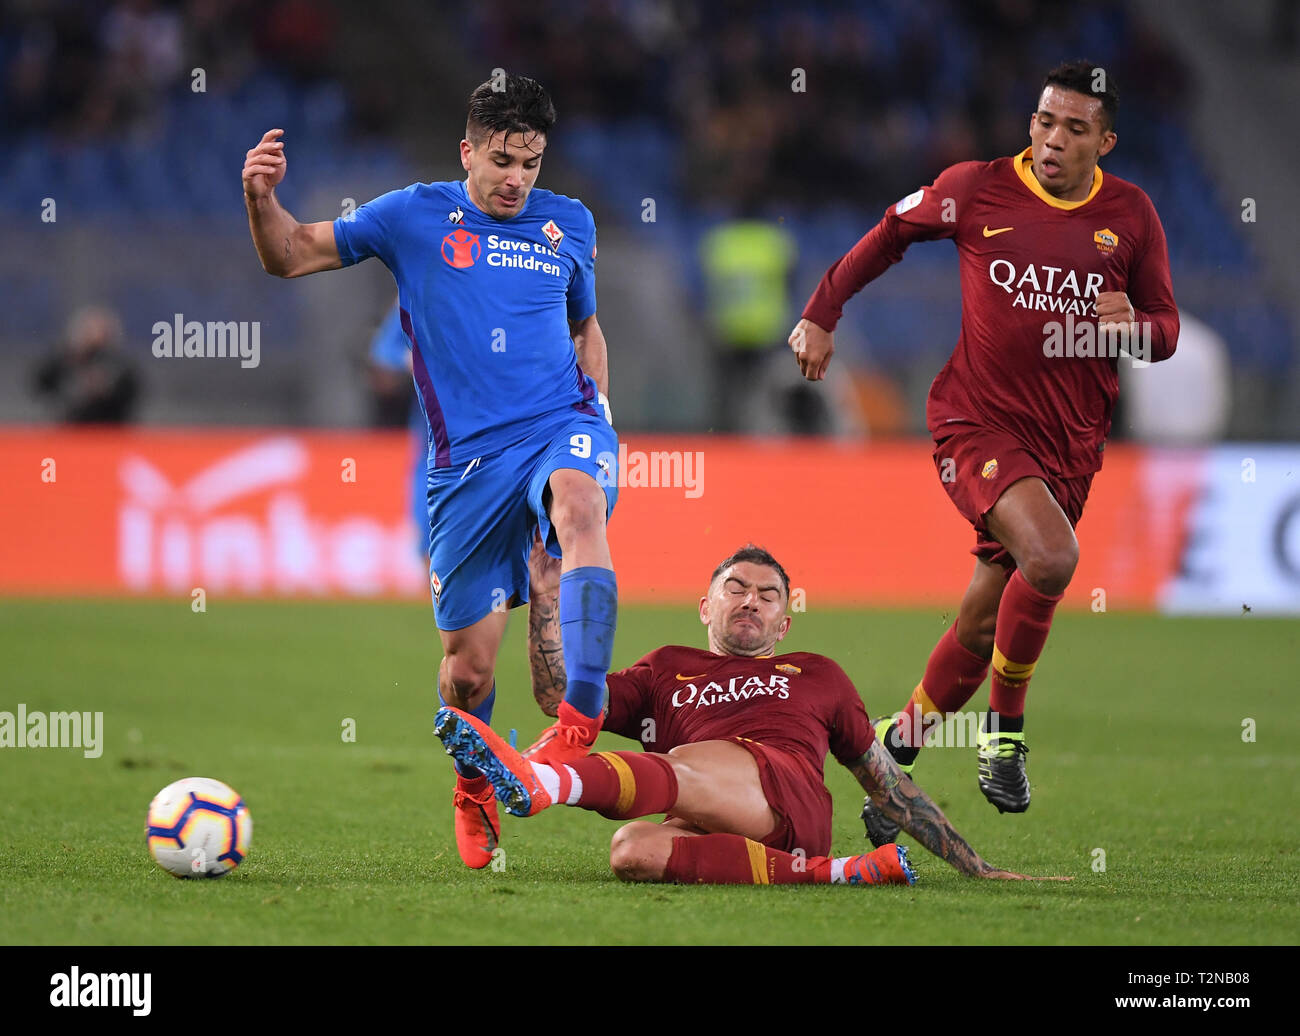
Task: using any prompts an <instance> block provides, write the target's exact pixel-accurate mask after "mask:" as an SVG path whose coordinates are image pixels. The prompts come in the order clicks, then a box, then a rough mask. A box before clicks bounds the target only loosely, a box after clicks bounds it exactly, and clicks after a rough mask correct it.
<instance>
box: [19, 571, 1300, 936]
mask: <svg viewBox="0 0 1300 1036" xmlns="http://www.w3.org/2000/svg"><path fill="white" fill-rule="evenodd" d="M944 621H945V618H944V617H943V616H941V615H940V614H939V613H938V612H937V611H935V612H929V613H927V612H916V611H912V612H895V611H828V612H819V611H817V610H816V609H813V610H811V611H810V612H808V613H807V614H802V615H798V616H796V619H795V624H794V628H793V630H792V631H791V635H790V636H789V637H788V638H787V640H786V642H785V643H786V646H787V647H789V648H790V649H792V650H809V651H819V652H823V653H825V654H828V655H830V656H831V657H833V658H835V659H836V660H837V661H838V662H839V663H840V664H841V665H843V667H844V668H845V670H847V672H848V673H849V675H850V676H851V677H852V678H853V679H854V681H855V682H856V684H857V686H858V688H859V690H860V691H861V692H862V695H863V698H864V700H865V702H866V705H867V709H868V711H869V712H870V713H871V714H872V715H873V716H874V715H877V714H881V713H883V712H885V711H889V710H892V709H896V708H898V707H900V706H901V705H902V703H903V701H904V700H905V699H906V697H907V694H908V692H909V691H910V689H911V688H912V686H913V685H914V684H915V682H916V679H917V677H918V674H919V672H920V670H921V667H922V666H923V665H924V662H925V659H926V656H927V654H928V652H929V650H930V647H931V646H932V645H933V643H934V641H935V640H936V639H937V637H938V636H939V634H940V633H941V632H942V630H943V623H944ZM525 626H526V623H525V621H524V616H523V613H522V612H516V613H515V615H514V617H513V619H512V621H511V628H510V631H509V634H508V636H507V642H506V645H505V648H504V650H503V655H502V662H501V667H500V671H499V673H498V686H499V691H498V710H497V715H496V719H495V725H496V726H497V727H498V728H499V729H506V728H509V727H515V728H518V730H519V738H520V741H521V743H527V742H528V741H529V740H531V739H532V737H533V735H534V734H535V733H536V732H537V730H539V729H540V727H541V726H542V723H543V720H542V717H541V715H540V713H539V712H538V711H537V709H536V707H535V706H534V704H533V702H532V698H531V695H530V693H529V689H528V678H527V667H526V663H525V658H524V639H523V638H524V635H525ZM702 634H703V630H702V628H701V627H700V626H699V624H698V622H697V621H696V619H695V618H694V616H693V614H692V610H691V609H690V608H689V607H677V608H671V609H650V608H636V607H630V606H625V607H624V608H623V609H622V611H621V614H620V622H619V631H618V648H617V652H616V655H615V664H616V665H627V664H629V663H631V662H632V661H634V660H635V659H636V658H637V657H639V656H640V655H641V654H642V653H644V652H645V651H648V650H650V649H652V648H654V647H656V646H659V645H661V644H664V643H669V642H678V643H688V644H703V637H702ZM438 656H439V653H438V649H437V641H436V634H435V632H434V630H433V624H432V618H431V614H430V612H429V609H428V608H427V607H422V606H420V605H401V604H323V603H249V602H244V603H229V602H223V601H222V600H220V599H219V598H210V599H209V602H208V610H207V611H206V612H205V613H201V614H195V613H194V612H192V611H191V609H190V603H189V599H188V596H186V597H184V598H182V599H179V600H177V601H175V602H171V601H145V602H141V601H89V602H83V601H75V602H74V601H31V600H12V601H6V602H0V658H2V659H3V673H4V675H3V694H2V695H0V710H6V711H10V712H13V711H15V710H16V707H17V705H18V703H20V702H21V703H23V704H25V705H26V707H27V709H28V710H29V712H31V711H47V712H49V711H63V710H72V709H76V710H89V711H100V712H102V713H103V714H104V735H103V740H104V745H103V755H102V756H101V757H100V758H98V759H87V758H85V757H84V756H83V753H82V752H81V751H79V750H74V749H48V748H47V749H34V748H23V749H20V748H16V747H15V748H0V788H2V789H3V792H4V793H3V795H0V818H2V821H3V832H4V849H3V856H4V860H5V865H4V867H3V868H0V917H2V918H3V924H0V940H2V941H4V942H6V943H19V944H23V943H54V944H123V943H185V944H188V943H218V944H220V943H237V944H244V943H253V944H263V943H281V944H301V943H325V944H333V943H362V944H388V943H461V944H464V943H474V942H495V943H516V942H521V943H615V944H627V943H644V942H649V943H677V944H689V943H724V944H754V943H842V944H871V943H878V942H881V941H882V934H881V933H882V932H889V933H892V934H891V936H890V941H897V939H898V937H899V933H904V935H905V940H904V941H908V942H918V943H919V942H926V943H962V944H972V943H989V942H1006V943H1065V944H1080V943H1121V944H1166V943H1179V944H1181V943H1194V944H1224V943H1294V942H1295V941H1297V938H1298V937H1300V920H1297V914H1296V912H1295V909H1294V904H1295V902H1296V901H1297V899H1300V856H1298V849H1297V847H1298V846H1300V818H1298V811H1297V808H1296V788H1297V786H1298V784H1300V768H1298V765H1297V764H1298V763H1300V747H1297V746H1298V745H1300V712H1298V711H1297V709H1296V707H1295V691H1296V686H1297V684H1296V666H1297V662H1298V661H1300V623H1296V622H1295V621H1293V620H1292V621H1286V620H1276V619H1264V618H1260V617H1256V616H1250V615H1243V616H1242V617H1240V618H1228V619H1213V620H1211V619H1169V618H1161V617H1155V616H1141V615H1132V614H1119V613H1106V614H1091V613H1088V614H1078V613H1073V614H1063V615H1061V616H1059V617H1058V620H1057V623H1056V625H1055V627H1054V628H1053V631H1052V637H1051V640H1050V641H1049V643H1048V647H1047V651H1046V653H1045V655H1044V660H1043V663H1042V664H1041V665H1040V667H1039V670H1038V675H1037V676H1036V677H1035V680H1034V686H1033V689H1032V690H1031V692H1030V698H1029V706H1030V711H1029V713H1028V718H1029V725H1028V728H1027V730H1028V734H1029V743H1030V745H1031V749H1032V752H1031V755H1030V760H1029V761H1030V767H1029V772H1030V777H1031V779H1032V781H1033V785H1034V802H1033V807H1032V808H1031V809H1030V811H1029V812H1028V813H1026V814H1024V815H1022V816H999V815H998V813H997V812H996V811H995V810H994V809H993V808H992V807H991V806H990V805H988V804H987V803H986V802H985V801H984V800H983V798H982V797H981V796H980V794H979V791H978V789H977V787H976V783H975V757H974V750H973V749H969V748H936V749H931V750H929V751H928V752H927V753H925V754H923V756H922V758H921V764H920V767H919V768H918V772H917V777H918V780H919V782H920V783H921V785H922V786H923V787H924V788H926V789H927V790H928V791H929V792H930V794H931V795H932V796H933V797H934V798H935V799H936V800H937V801H938V802H939V803H940V805H941V806H942V808H943V809H944V811H945V812H946V813H947V814H948V816H949V818H950V819H951V820H952V822H953V823H954V825H955V826H956V827H957V829H958V830H959V831H961V832H962V833H963V834H964V835H965V836H966V837H967V838H968V839H969V840H970V841H971V843H972V844H973V845H974V846H975V848H976V849H977V850H979V851H980V853H981V854H982V855H983V856H984V857H985V858H986V859H988V860H990V861H991V862H993V863H996V864H998V865H1001V866H1004V867H1008V868H1011V869H1015V870H1021V871H1024V872H1028V873H1039V874H1070V875H1073V876H1074V881H1073V882H1072V883H1070V884H1066V885H1056V884H1040V885H1022V884H1003V883H997V882H977V881H973V880H970V879H967V878H964V877H962V876H960V875H958V874H957V873H956V872H955V871H953V870H951V869H950V868H949V867H948V866H947V865H946V864H944V863H942V862H941V861H939V860H937V859H935V858H934V857H932V856H930V855H929V854H928V853H926V852H925V851H924V850H923V849H920V848H919V847H915V848H914V850H913V857H914V859H915V860H916V862H917V864H918V866H919V870H920V874H921V880H920V883H919V884H918V885H917V886H916V887H914V888H911V889H906V888H880V889H877V888H844V887H817V888H813V887H784V888H772V887H765V888H748V887H746V888H711V887H704V886H701V887H695V888H683V887H674V886H635V885H624V884H622V883H620V882H619V881H618V880H617V879H615V878H614V877H613V875H612V874H611V872H610V870H609V865H608V855H607V854H608V846H609V839H610V835H611V834H612V833H613V831H614V829H615V825H614V824H613V823H611V822H610V821H607V820H604V819H603V818H601V817H598V816H596V815H594V814H589V813H585V812H583V811H580V810H560V809H557V810H553V811H550V812H548V813H546V814H543V815H542V816H540V817H536V818H533V819H531V820H516V819H514V818H511V817H505V818H504V828H505V829H504V837H503V848H504V849H505V857H504V865H505V866H504V869H503V870H501V871H492V870H486V871H479V872H470V871H468V870H466V869H465V868H464V867H463V866H462V865H461V864H460V862H459V859H458V858H457V855H456V850H455V846H454V844H453V839H452V832H451V783H452V779H451V773H452V771H451V766H450V762H449V760H448V759H447V757H446V756H445V755H443V754H442V752H441V749H440V746H439V745H438V743H437V740H436V739H435V738H434V737H433V735H432V734H431V733H430V730H431V727H432V718H433V712H434V696H433V690H432V687H433V673H434V669H435V665H436V662H437V659H438ZM986 703H987V689H985V690H983V691H981V692H980V695H979V696H978V697H977V698H976V699H975V703H974V704H977V705H979V706H980V707H983V706H984V705H985V704H986ZM348 719H350V720H353V721H355V725H356V741H355V742H354V743H348V742H345V741H344V740H343V738H342V733H343V729H344V721H345V720H348ZM1248 719H1249V720H1253V721H1254V723H1253V726H1254V736H1255V740H1254V741H1253V742H1248V741H1244V740H1243V736H1242V734H1243V722H1244V721H1246V720H1248ZM602 745H603V746H605V747H628V748H631V747H633V746H632V745H631V744H630V743H629V742H624V741H623V740H622V739H619V738H616V737H612V736H606V737H604V738H603V739H602ZM190 775H197V776H209V777H216V778H219V779H221V780H224V781H226V782H227V783H229V784H231V785H232V786H234V787H235V788H237V789H238V790H239V791H240V792H241V793H242V794H243V796H244V798H245V800H246V801H247V803H248V805H249V808H250V809H251V811H252V815H253V819H254V825H255V827H254V832H253V841H252V850H251V852H250V854H249V856H248V858H247V860H246V861H245V863H244V864H243V865H242V866H240V868H239V869H238V870H237V871H236V872H234V873H233V874H231V875H229V876H227V877H225V878H223V879H222V880H220V881H215V882H197V881H179V880H176V879H174V878H172V877H170V876H169V875H167V874H165V873H164V872H163V871H161V870H160V869H159V868H157V867H156V866H155V865H154V864H153V862H152V861H151V860H150V859H149V856H148V852H147V850H146V848H145V846H144V838H143V823H144V813H145V807H146V806H147V804H148V802H149V800H150V798H151V797H152V796H153V794H154V793H155V792H156V791H158V789H160V788H161V787H162V786H163V785H165V784H167V783H169V782H171V781H173V780H175V779H177V778H179V777H184V776H190ZM827 777H828V783H829V786H830V789H831V791H832V793H833V794H834V798H835V802H836V814H835V852H836V853H837V854H847V853H850V852H855V851H858V850H860V849H861V848H862V847H863V846H864V845H865V844H866V843H865V842H864V840H863V831H862V825H861V822H860V821H859V820H858V817H857V814H858V810H859V808H860V806H861V799H862V796H861V793H860V792H859V791H858V790H857V789H856V785H855V783H854V781H853V779H852V778H851V777H850V776H849V774H848V773H847V772H846V771H844V770H843V769H842V768H841V767H839V766H838V765H837V764H836V763H835V762H834V761H833V760H831V761H829V763H828V770H827ZM905 840H906V838H905ZM1098 849H1100V850H1104V853H1105V870H1104V871H1099V870H1094V864H1095V862H1096V861H1098V860H1099V859H1100V857H1099V856H1098V855H1097V854H1096V853H1095V850H1098Z"/></svg>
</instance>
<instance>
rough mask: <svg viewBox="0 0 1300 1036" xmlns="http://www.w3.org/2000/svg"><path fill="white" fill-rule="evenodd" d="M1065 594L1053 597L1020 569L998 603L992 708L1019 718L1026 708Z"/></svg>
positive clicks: (991, 694)
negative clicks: (1033, 582) (1053, 619)
mask: <svg viewBox="0 0 1300 1036" xmlns="http://www.w3.org/2000/svg"><path fill="white" fill-rule="evenodd" d="M1061 597H1062V595H1061V594H1057V595H1055V596H1054V597H1049V596H1048V595H1047V594H1041V593H1039V592H1038V591H1037V590H1035V589H1034V588H1033V587H1032V586H1030V585H1029V582H1028V580H1026V579H1025V577H1024V576H1023V575H1021V574H1020V570H1019V569H1016V571H1015V573H1014V574H1013V575H1012V576H1011V579H1010V580H1009V581H1008V582H1007V588H1006V590H1005V592H1004V593H1003V594H1002V603H1001V604H1000V605H999V606H998V624H997V629H996V632H995V633H994V635H993V638H994V639H993V681H992V687H991V688H990V691H989V708H991V709H992V710H993V711H994V712H997V713H999V714H1000V715H1003V716H1007V717H1011V718H1015V717H1018V716H1023V715H1024V712H1025V693H1026V692H1027V691H1028V690H1029V678H1030V677H1031V676H1033V674H1034V666H1035V665H1037V664H1038V656H1039V655H1041V654H1042V653H1043V645H1044V644H1046V643H1047V634H1048V631H1049V630H1050V629H1051V628H1052V613H1053V612H1055V611H1056V605H1057V603H1058V602H1059V601H1060V600H1061Z"/></svg>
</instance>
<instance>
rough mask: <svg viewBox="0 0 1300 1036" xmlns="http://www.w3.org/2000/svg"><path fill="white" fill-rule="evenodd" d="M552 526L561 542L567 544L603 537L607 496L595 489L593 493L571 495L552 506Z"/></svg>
mask: <svg viewBox="0 0 1300 1036" xmlns="http://www.w3.org/2000/svg"><path fill="white" fill-rule="evenodd" d="M550 519H551V524H552V525H554V526H555V534H556V536H557V537H558V538H559V540H560V549H561V550H563V549H564V547H565V544H566V543H575V542H577V541H579V540H582V539H587V538H592V537H596V536H603V535H604V533H605V495H604V494H603V493H602V492H601V491H600V490H599V488H594V490H593V492H591V493H581V494H569V495H568V496H566V497H565V499H564V500H562V501H556V502H555V503H554V504H552V505H551V513H550Z"/></svg>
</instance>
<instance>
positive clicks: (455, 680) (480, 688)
mask: <svg viewBox="0 0 1300 1036" xmlns="http://www.w3.org/2000/svg"><path fill="white" fill-rule="evenodd" d="M442 673H443V679H442V681H441V687H440V689H441V691H442V696H443V698H444V699H446V701H447V704H448V705H455V706H456V707H457V708H461V709H464V708H469V707H470V705H471V701H477V700H479V699H481V698H482V697H483V696H484V695H485V694H487V692H488V691H489V690H490V689H491V687H492V680H493V663H492V659H491V658H489V657H487V656H486V655H484V654H483V653H482V652H477V651H456V652H449V653H448V654H447V655H445V656H444V657H443V661H442ZM449 694H450V697H449V696H448V695H449ZM453 698H454V699H455V700H452V699H453Z"/></svg>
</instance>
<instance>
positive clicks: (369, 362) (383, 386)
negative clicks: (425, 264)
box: [366, 304, 424, 428]
mask: <svg viewBox="0 0 1300 1036" xmlns="http://www.w3.org/2000/svg"><path fill="white" fill-rule="evenodd" d="M366 384H367V385H368V387H369V389H370V425H371V427H373V428H401V427H403V426H404V425H406V424H408V423H410V424H412V425H415V424H417V423H418V425H419V426H420V427H421V428H423V425H424V416H423V415H422V414H420V413H418V410H419V407H418V406H416V404H415V389H414V386H413V383H412V381H411V343H410V341H409V340H408V339H407V337H406V332H405V331H403V330H402V311H401V310H400V309H399V308H398V307H397V305H396V304H394V305H393V308H392V309H390V310H389V311H388V315H387V316H386V317H384V321H383V323H382V324H380V325H379V327H378V329H376V331H375V336H374V337H373V338H372V339H371V340H370V351H369V354H368V356H367V359H366ZM412 410H415V411H417V413H412ZM417 417H418V418H419V421H418V422H417V421H416V418H417Z"/></svg>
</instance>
